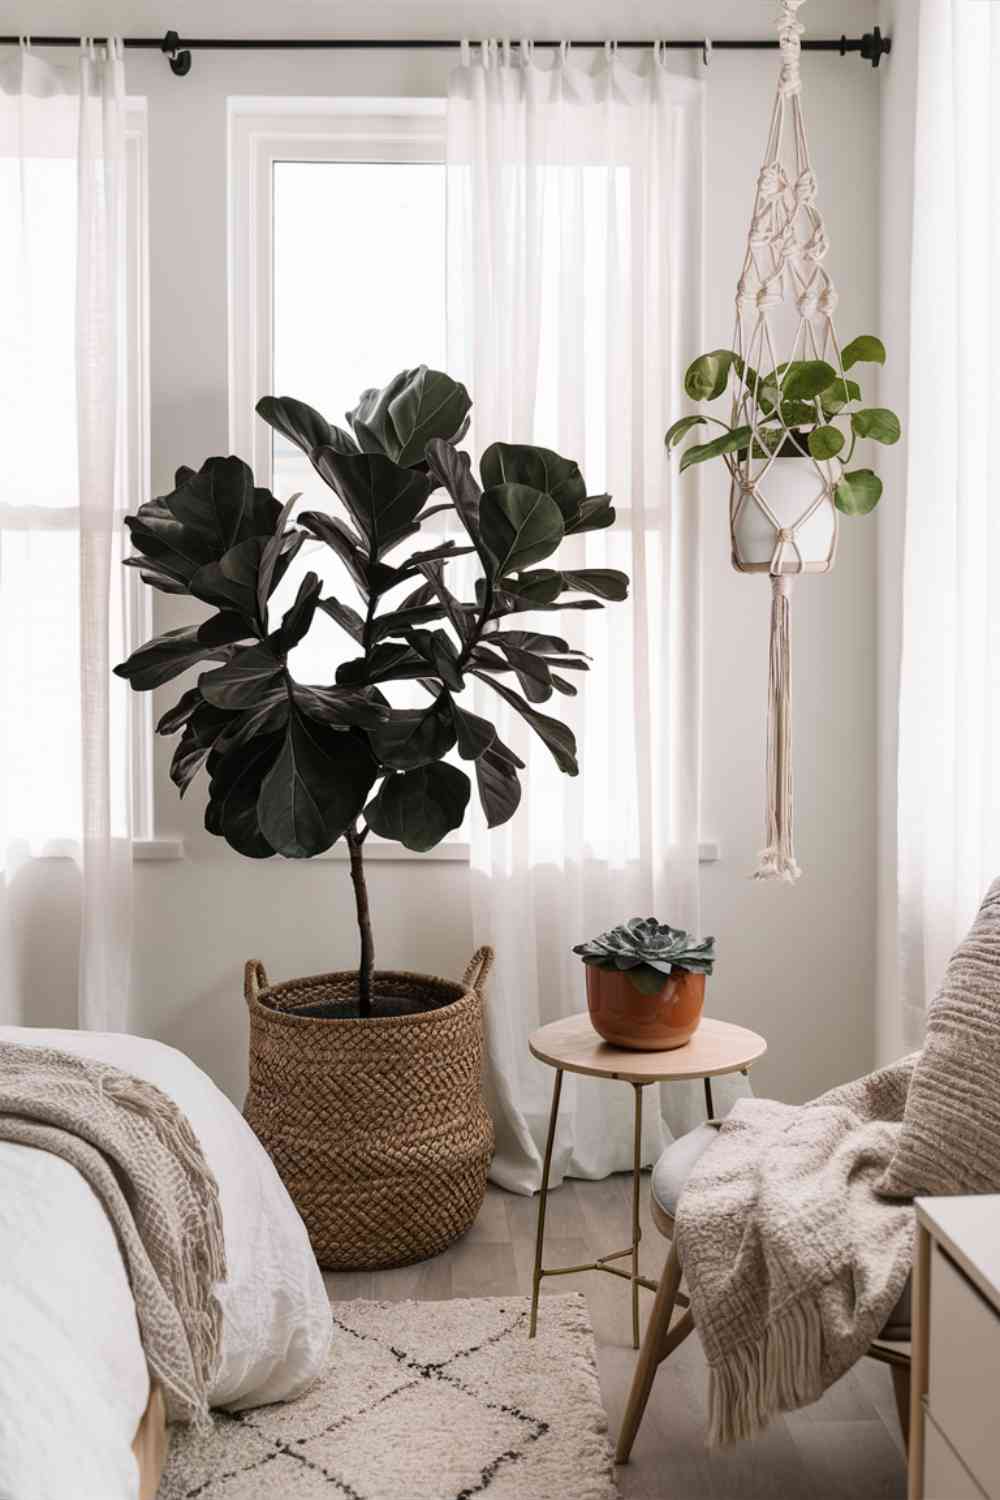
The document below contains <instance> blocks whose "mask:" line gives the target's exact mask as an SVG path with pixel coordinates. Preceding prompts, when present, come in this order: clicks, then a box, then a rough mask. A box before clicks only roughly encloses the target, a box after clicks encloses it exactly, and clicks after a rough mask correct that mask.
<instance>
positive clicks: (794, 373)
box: [781, 359, 837, 401]
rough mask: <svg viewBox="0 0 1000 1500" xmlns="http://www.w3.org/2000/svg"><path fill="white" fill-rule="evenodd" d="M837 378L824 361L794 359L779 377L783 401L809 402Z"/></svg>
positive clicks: (835, 373) (833, 370) (834, 371)
mask: <svg viewBox="0 0 1000 1500" xmlns="http://www.w3.org/2000/svg"><path fill="white" fill-rule="evenodd" d="M836 378H837V372H836V370H835V369H834V368H833V366H832V365H829V364H827V362H826V360H825V359H795V360H792V362H791V364H788V365H786V366H785V369H784V371H783V373H782V377H781V398H782V400H783V401H811V400H812V399H813V398H814V397H815V396H818V395H819V393H820V391H825V390H826V388H827V387H828V386H829V385H832V383H833V381H834V380H836Z"/></svg>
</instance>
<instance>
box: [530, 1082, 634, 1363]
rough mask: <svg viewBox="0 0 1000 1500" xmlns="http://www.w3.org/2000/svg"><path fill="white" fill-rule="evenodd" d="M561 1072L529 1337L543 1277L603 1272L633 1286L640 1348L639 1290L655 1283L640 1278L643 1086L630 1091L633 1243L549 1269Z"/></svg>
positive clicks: (541, 1203) (541, 1201)
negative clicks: (624, 1263)
mask: <svg viewBox="0 0 1000 1500" xmlns="http://www.w3.org/2000/svg"><path fill="white" fill-rule="evenodd" d="M562 1080H563V1070H562V1068H557V1069H556V1077H555V1083H554V1084H553V1086H552V1107H551V1109H550V1111H549V1130H548V1135H547V1137H546V1141H545V1157H544V1160H543V1162H542V1185H541V1189H540V1191H539V1194H538V1227H537V1229H536V1231H535V1265H534V1270H533V1272H532V1276H531V1317H530V1321H529V1324H528V1337H529V1339H533V1338H534V1337H535V1333H536V1332H537V1329H538V1297H539V1293H540V1292H541V1287H542V1277H543V1276H575V1275H577V1274H579V1272H581V1271H604V1272H605V1273H606V1274H607V1275H608V1276H620V1277H622V1279H623V1280H625V1281H628V1282H630V1283H631V1286H632V1347H633V1349H638V1347H639V1342H640V1340H639V1288H640V1287H645V1288H646V1290H647V1291H650V1292H655V1291H656V1289H657V1283H656V1282H655V1281H651V1280H650V1279H649V1277H647V1276H640V1275H639V1242H640V1241H641V1239H642V1225H641V1224H640V1222H639V1205H640V1201H641V1191H642V1091H643V1088H644V1087H645V1085H644V1084H641V1083H634V1084H633V1085H632V1089H633V1110H634V1115H633V1140H632V1243H631V1244H630V1245H627V1246H626V1247H625V1249H624V1250H615V1251H614V1252H613V1253H612V1254H611V1255H602V1256H599V1257H598V1259H597V1260H592V1261H588V1262H587V1264H586V1265H582V1266H550V1267H548V1268H546V1267H545V1266H543V1265H542V1256H543V1253H544V1249H545V1210H546V1206H547V1202H548V1196H549V1174H550V1171H551V1167H552V1148H553V1146H554V1144H555V1138H556V1125H557V1123H558V1119H559V1099H560V1096H561V1094H562ZM626 1258H628V1259H630V1260H631V1263H632V1264H631V1269H630V1270H627V1271H626V1270H623V1269H621V1268H620V1267H618V1266H612V1265H609V1264H608V1262H609V1261H612V1260H624V1259H626Z"/></svg>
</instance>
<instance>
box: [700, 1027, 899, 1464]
mask: <svg viewBox="0 0 1000 1500" xmlns="http://www.w3.org/2000/svg"><path fill="white" fill-rule="evenodd" d="M915 1062H916V1057H915V1056H914V1057H909V1058H906V1059H904V1060H903V1061H902V1062H899V1063H895V1064H893V1066H892V1067H889V1068H884V1069H882V1070H881V1071H880V1072H878V1073H872V1074H870V1075H869V1076H868V1077H867V1078H860V1079H858V1080H857V1081H856V1082H855V1083H849V1084H845V1085H844V1086H843V1087H841V1088H836V1089H833V1090H831V1092H830V1093H828V1094H824V1095H822V1097H821V1098H819V1099H814V1100H813V1101H812V1102H811V1103H810V1104H805V1105H801V1106H794V1105H787V1104H778V1103H775V1102H774V1101H772V1100H768V1099H744V1100H740V1101H739V1103H737V1104H736V1106H735V1108H734V1109H733V1111H732V1114H730V1115H729V1117H728V1118H727V1119H726V1120H725V1121H724V1123H723V1125H722V1128H721V1130H720V1131H719V1136H718V1139H717V1140H716V1141H715V1142H714V1144H713V1145H712V1146H711V1147H710V1149H709V1150H708V1151H707V1152H706V1153H705V1154H704V1156H702V1157H701V1159H700V1160H699V1162H698V1163H697V1165H696V1166H695V1168H694V1171H693V1172H692V1174H691V1177H690V1178H689V1180H688V1182H687V1184H686V1186H685V1188H684V1192H683V1194H682V1196H681V1200H680V1203H679V1205H678V1213H677V1228H676V1244H677V1249H678V1253H679V1255H680V1259H681V1264H682V1266H683V1267H684V1274H685V1276H686V1278H687V1284H688V1290H689V1294H690V1297H691V1311H692V1313H693V1315H694V1322H695V1327H696V1328H697V1330H698V1332H699V1333H700V1335H701V1341H702V1344H703V1346H704V1349H705V1355H706V1358H707V1360H708V1366H709V1403H708V1404H709V1413H708V1428H709V1430H708V1441H709V1443H710V1444H715V1443H726V1442H732V1441H733V1440H735V1439H737V1438H748V1437H753V1436H754V1435H755V1434H756V1433H758V1432H760V1431H761V1429H762V1428H763V1427H764V1426H766V1424H767V1422H768V1421H769V1419H770V1418H771V1417H772V1416H773V1415H774V1414H775V1413H776V1412H778V1411H787V1410H790V1409H792V1408H794V1407H799V1406H805V1405H808V1404H809V1403H810V1402H812V1401H815V1400H817V1399H818V1398H819V1396H821V1395H822V1393H823V1391H824V1390H826V1388H827V1387H828V1386H830V1385H832V1384H833V1382H834V1381H835V1380H838V1379H839V1378H840V1376H841V1375H843V1374H844V1373H845V1371H846V1370H848V1369H849V1368H850V1367H851V1365H852V1364H854V1362H855V1361H856V1360H858V1359H859V1358H860V1357H861V1355H862V1354H863V1353H864V1352H865V1350H866V1349H867V1347H868V1345H869V1344H870V1343H871V1341H872V1339H873V1338H876V1337H877V1336H878V1334H879V1332H880V1331H881V1329H882V1327H883V1326H884V1324H885V1322H886V1319H887V1318H888V1316H889V1314H890V1312H891V1311H892V1309H893V1307H894V1306H895V1303H896V1301H897V1299H898V1298H899V1296H900V1293H901V1292H902V1290H903V1286H904V1284H905V1282H906V1277H907V1275H908V1273H909V1270H910V1266H911V1263H912V1255H913V1235H914V1227H913V1208H912V1205H911V1204H910V1203H909V1202H906V1201H904V1202H899V1201H892V1200H890V1199H887V1198H884V1197H880V1196H879V1193H878V1191H877V1187H876V1185H877V1184H878V1183H879V1179H880V1178H881V1177H882V1174H883V1173H884V1172H885V1170H886V1168H887V1167H888V1166H889V1163H890V1160H891V1159H892V1157H893V1153H894V1152H895V1150H896V1146H897V1142H898V1139H899V1133H900V1128H901V1121H902V1119H903V1112H904V1107H905V1104H906V1097H907V1090H908V1087H909V1083H910V1079H911V1076H912V1074H913V1069H914V1064H915Z"/></svg>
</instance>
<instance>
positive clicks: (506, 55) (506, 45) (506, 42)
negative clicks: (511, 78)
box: [503, 36, 510, 68]
mask: <svg viewBox="0 0 1000 1500" xmlns="http://www.w3.org/2000/svg"><path fill="white" fill-rule="evenodd" d="M503 65H504V67H505V68H509V67H510V37H507V36H505V37H504V39H503Z"/></svg>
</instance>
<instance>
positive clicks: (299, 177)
mask: <svg viewBox="0 0 1000 1500" xmlns="http://www.w3.org/2000/svg"><path fill="white" fill-rule="evenodd" d="M273 194H274V198H273V201H274V309H273V319H274V322H273V337H274V385H273V390H274V393H275V394H276V395H282V396H295V397H296V398H297V399H298V400H300V401H306V402H308V403H309V405H310V406H315V407H316V408H317V410H318V411H321V412H322V413H323V415H324V416H325V417H327V418H328V419H329V420H330V421H331V422H333V423H334V424H336V425H338V426H346V425H347V424H346V422H345V419H344V413H345V412H346V411H348V410H349V409H350V408H351V407H353V406H354V405H355V404H356V402H357V399H358V397H359V395H360V394H361V392H362V390H364V389H365V388H366V387H369V386H382V385H385V384H386V382H387V381H388V380H389V379H391V377H392V376H393V375H395V374H396V373H397V371H399V370H403V369H408V368H411V367H412V366H414V365H419V364H426V365H430V366H431V367H432V368H437V369H442V368H443V365H444V357H445V354H444V350H445V311H444V291H445V215H444V167H443V165H442V164H441V163H424V162H294V161H289V162H277V163H276V164H275V167H274V184H273ZM272 452H273V468H272V473H273V489H274V493H275V494H276V495H277V496H278V498H279V499H282V500H284V499H287V498H288V496H289V495H291V494H294V493H295V492H296V491H299V492H301V493H302V496H303V498H302V502H301V505H302V507H303V508H308V507H310V506H313V507H315V508H317V509H322V510H330V511H332V512H333V513H336V511H337V509H338V507H339V501H338V500H337V499H336V497H335V496H334V495H333V494H332V493H331V491H330V490H329V489H327V487H326V485H324V484H323V482H322V480H321V479H319V478H318V477H317V475H316V474H315V473H314V472H313V469H312V467H311V465H310V463H309V460H308V459H307V458H306V456H305V454H304V453H301V452H300V451H299V450H298V448H296V447H294V446H293V445H292V444H291V443H289V442H287V441H286V440H285V439H284V438H282V437H280V436H279V435H278V434H275V435H274V439H273V450H272ZM436 540H438V537H437V536H436V535H434V534H432V532H431V529H430V528H429V527H428V528H425V530H424V532H423V533H422V536H421V541H422V544H423V546H425V547H431V546H433V545H434V542H435V541H436ZM309 569H311V570H312V571H313V572H316V573H319V575H320V577H321V578H322V579H323V581H324V584H325V585H326V586H327V587H326V592H329V593H332V594H335V595H336V596H337V598H339V599H340V600H341V601H342V602H344V603H345V604H350V605H351V606H352V607H359V601H358V598H357V594H356V591H355V589H354V586H353V584H352V583H351V581H350V578H349V577H348V575H347V573H346V571H345V569H344V568H343V566H342V564H340V563H339V562H338V560H337V559H336V557H335V556H334V555H333V553H332V552H331V551H330V549H329V548H328V547H324V546H322V545H321V544H319V543H307V544H306V546H305V547H304V548H303V550H302V552H301V553H300V554H299V557H298V559H297V560H296V562H295V564H294V565H293V567H292V568H291V569H290V570H289V573H288V575H287V576H286V578H285V579H284V580H283V581H282V584H281V586H280V588H279V589H278V590H277V591H276V593H275V595H274V598H273V600H272V615H273V618H274V619H277V618H279V616H280V612H281V610H282V609H283V608H287V606H288V605H289V604H290V602H291V600H292V598H294V595H295V590H296V589H297V587H298V584H299V581H300V580H301V578H302V575H303V573H305V572H306V571H307V570H309ZM356 654H357V651H356V649H355V648H354V646H353V644H352V642H351V641H350V639H349V638H348V636H347V635H345V633H344V632H343V631H342V630H341V629H340V627H339V626H338V625H335V624H334V623H333V621H332V620H328V619H327V618H326V617H325V616H317V619H316V622H315V624H314V626H313V629H312V631H311V632H310V635H309V636H308V637H307V639H306V640H305V641H303V643H302V644H301V645H300V646H299V647H297V648H296V650H295V651H294V652H293V653H292V656H291V659H290V665H291V668H292V671H293V672H294V674H295V676H296V677H297V678H298V679H299V680H300V681H302V682H331V681H332V680H333V675H334V671H335V670H336V667H337V665H338V663H339V662H341V661H344V660H346V659H347V658H349V657H351V656H354V655H356ZM393 701H394V702H395V703H396V705H397V707H406V706H413V707H416V706H417V704H418V703H420V704H423V703H426V701H427V699H426V695H425V694H423V693H422V692H421V690H420V689H419V687H416V686H415V685H412V684H402V685H401V687H400V691H398V692H397V691H395V690H394V693H393Z"/></svg>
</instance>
